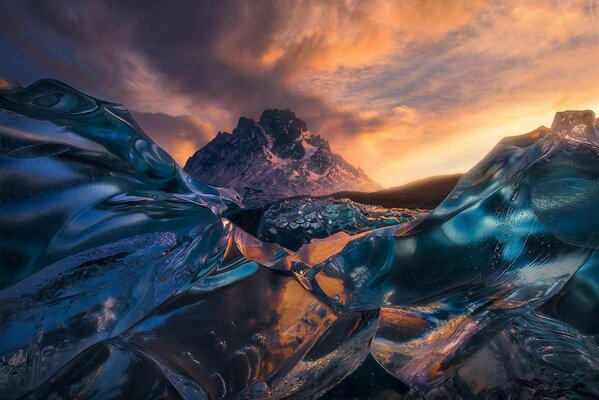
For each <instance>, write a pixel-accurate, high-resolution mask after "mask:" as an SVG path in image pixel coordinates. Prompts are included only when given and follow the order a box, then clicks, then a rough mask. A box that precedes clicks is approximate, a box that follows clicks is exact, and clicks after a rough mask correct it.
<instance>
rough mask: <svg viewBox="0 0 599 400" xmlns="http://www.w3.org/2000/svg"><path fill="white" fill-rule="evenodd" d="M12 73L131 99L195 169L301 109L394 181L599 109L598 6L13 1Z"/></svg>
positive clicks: (344, 150)
mask: <svg viewBox="0 0 599 400" xmlns="http://www.w3.org/2000/svg"><path fill="white" fill-rule="evenodd" d="M0 76H3V77H4V78H7V79H9V80H12V81H15V82H17V83H19V84H21V85H28V84H30V83H32V82H33V81H35V80H37V79H40V78H45V77H51V78H55V79H59V80H61V81H64V82H66V83H68V84H70V85H72V86H74V87H76V88H78V89H79V90H81V91H83V92H85V93H88V94H90V95H93V96H95V97H99V98H102V99H106V100H111V101H115V102H118V103H121V104H124V105H125V106H126V107H127V108H129V109H130V110H131V111H132V112H133V114H134V116H135V118H136V119H137V120H138V121H139V123H140V125H141V126H142V127H143V128H144V130H145V131H146V132H147V133H148V134H149V135H150V136H151V137H152V138H153V139H154V140H155V141H156V142H157V143H158V144H160V145H161V146H163V147H164V148H165V149H166V150H167V151H168V152H170V153H171V154H172V155H173V156H174V157H175V159H176V160H177V161H178V162H179V163H180V164H181V165H183V164H184V163H185V161H186V159H187V157H189V156H190V155H191V154H192V153H193V152H194V151H195V150H196V149H197V148H199V147H201V146H202V145H203V144H205V143H206V142H207V141H209V140H210V139H211V138H212V137H214V136H215V135H216V133H217V132H218V131H219V130H220V131H229V132H230V131H231V130H232V129H233V128H234V127H235V125H236V123H237V119H238V118H239V116H248V117H253V118H258V117H259V116H260V113H261V111H262V110H263V109H265V108H287V107H289V108H291V109H292V110H294V111H295V112H296V114H297V116H299V117H300V118H302V119H304V120H305V121H307V123H308V127H309V128H310V130H311V131H313V132H315V133H318V134H320V135H322V136H323V137H324V138H325V139H327V140H329V141H330V142H331V145H332V147H333V150H334V151H336V152H338V153H340V154H341V155H342V156H343V157H344V158H346V159H347V160H348V161H349V162H351V163H352V164H354V165H356V166H360V167H362V168H363V169H364V170H365V171H366V172H367V173H368V175H369V176H370V177H371V178H373V179H374V180H375V181H377V182H379V183H380V184H382V185H383V186H394V185H399V184H402V183H406V182H408V181H411V180H414V179H418V178H423V177H427V176H430V175H438V174H445V173H453V172H463V171H466V170H467V169H469V168H470V167H471V166H473V165H474V164H475V163H476V162H477V161H478V160H480V159H481V158H482V157H483V156H484V155H485V154H486V153H487V152H488V151H489V150H490V149H491V148H492V147H493V145H494V144H495V143H496V142H497V141H498V140H499V139H500V138H502V137H504V136H510V135H515V134H520V133H525V132H527V131H530V130H532V129H534V128H536V127H538V126H539V125H547V126H549V125H550V124H551V121H552V119H553V114H554V113H555V111H559V110H564V109H593V110H594V111H595V112H598V111H599V1H594V0H589V1H564V0H560V1H493V2H484V1H468V2H461V1H449V0H447V1H278V0H272V1H260V0H257V1H254V0H252V1H168V2H167V1H163V2H158V1H139V2H134V1H126V2H121V1H89V2H88V1H82V2H73V1H64V2H63V1H42V2H40V1H35V2H33V1H31V2H28V1H3V2H1V3H0Z"/></svg>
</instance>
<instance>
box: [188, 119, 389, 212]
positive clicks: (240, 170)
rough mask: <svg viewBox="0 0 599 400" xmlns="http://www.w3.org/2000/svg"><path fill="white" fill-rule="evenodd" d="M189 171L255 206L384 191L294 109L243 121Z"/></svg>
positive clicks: (203, 151)
mask: <svg viewBox="0 0 599 400" xmlns="http://www.w3.org/2000/svg"><path fill="white" fill-rule="evenodd" d="M184 169H185V171H187V172H188V173H189V174H190V175H192V176H193V177H195V178H197V179H199V180H201V181H203V182H206V183H208V184H211V185H216V186H227V187H233V188H235V189H236V190H237V191H238V192H239V193H240V194H241V195H242V196H243V197H244V202H245V203H246V204H251V205H261V204H265V203H269V202H272V201H275V200H278V199H282V198H286V197H292V196H298V195H311V196H321V195H326V194H330V193H334V192H338V191H341V190H352V191H373V190H378V189H381V187H380V185H378V184H377V183H376V182H374V181H373V180H372V179H370V178H369V177H368V176H367V175H366V174H365V173H364V171H362V170H361V169H360V168H356V167H354V166H353V165H351V164H349V163H348V162H347V161H345V160H344V159H343V158H342V157H341V156H340V155H338V154H335V153H333V151H332V150H331V146H330V145H329V143H328V142H327V141H326V140H324V139H323V138H321V137H320V136H319V135H316V134H314V133H312V132H310V131H309V130H308V127H307V125H306V123H305V122H304V121H302V120H301V119H299V118H297V117H296V116H295V113H294V112H292V111H291V110H289V109H286V110H265V111H264V112H263V113H262V116H261V117H260V119H259V120H258V122H256V121H254V120H253V119H250V118H245V117H241V118H240V119H239V122H238V124H237V128H235V129H233V132H232V133H227V132H219V133H218V134H217V135H216V137H215V138H214V139H213V140H212V141H210V142H209V143H208V144H206V145H205V146H204V147H202V148H201V149H200V150H198V151H197V152H196V153H195V154H194V155H193V156H192V157H190V158H189V159H188V160H187V163H186V164H185V167H184Z"/></svg>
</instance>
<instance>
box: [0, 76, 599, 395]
mask: <svg viewBox="0 0 599 400" xmlns="http://www.w3.org/2000/svg"><path fill="white" fill-rule="evenodd" d="M0 109H1V110H0V135H1V138H0V139H1V144H2V146H1V148H0V151H1V152H0V161H1V163H2V170H1V175H0V185H1V187H2V190H1V192H0V200H1V204H0V208H1V213H2V218H1V219H0V232H1V237H0V239H1V240H0V252H1V253H0V254H1V268H0V316H1V318H0V321H1V323H0V338H2V339H1V340H0V398H8V399H14V398H19V397H24V398H32V399H35V398H56V399H58V398H96V399H105V398H184V399H220V398H227V399H230V398H297V399H307V398H318V397H321V396H323V395H326V393H327V392H329V391H330V390H331V389H332V388H333V387H335V386H336V385H338V384H339V382H341V381H342V380H343V378H344V377H346V376H348V375H350V374H352V373H353V372H354V371H355V370H356V369H358V368H359V367H360V364H361V363H362V362H363V361H364V360H365V359H366V358H367V357H373V358H374V360H376V362H377V363H378V364H379V365H380V366H381V367H382V368H384V370H385V371H387V373H389V374H390V375H391V376H393V377H394V378H395V379H397V380H398V381H401V382H403V383H404V384H405V385H407V386H408V387H409V388H410V391H409V393H408V394H406V396H407V398H447V397H462V398H560V397H562V398H563V397H566V398H597V397H599V372H598V371H599V365H598V362H599V361H598V360H599V349H598V347H597V341H598V339H597V338H598V337H599V336H598V335H599V317H598V315H599V314H598V312H599V252H598V251H597V250H598V248H599V208H597V206H596V203H597V200H599V130H598V128H597V120H596V119H595V116H594V114H593V113H592V112H590V111H569V112H562V113H558V114H557V115H556V117H555V120H554V123H553V125H552V127H551V129H548V128H539V129H537V130H535V131H533V132H531V133H528V134H525V135H521V136H514V137H508V138H506V139H504V140H502V141H501V142H500V143H499V144H498V145H497V146H496V147H495V148H494V149H493V150H492V152H491V153H490V154H489V155H488V156H487V157H486V158H485V159H483V160H482V161H481V162H480V163H479V164H478V165H476V166H475V167H474V168H473V169H472V170H471V171H469V172H468V173H467V174H466V175H465V176H464V177H463V178H462V179H461V180H460V182H459V183H458V185H457V186H456V187H455V189H454V190H453V191H452V192H451V193H450V194H449V196H448V197H447V198H446V199H445V201H443V202H442V203H441V204H440V205H439V206H438V207H437V208H436V209H434V210H432V211H430V212H428V211H424V210H396V209H395V210H384V209H380V208H377V207H373V206H365V205H359V204H357V203H353V202H351V201H345V200H328V199H311V198H300V199H292V200H283V201H280V202H277V203H275V204H271V205H268V206H264V207H262V208H259V209H247V208H244V207H243V203H242V199H241V198H240V196H239V195H237V193H235V191H233V190H231V189H227V188H217V187H212V186H209V185H206V184H203V183H202V182H199V181H197V180H194V179H192V178H191V177H189V176H188V175H187V174H186V173H185V172H183V171H182V170H181V169H180V168H179V167H178V166H177V165H176V163H175V162H174V161H173V159H172V158H171V157H170V156H169V155H168V154H167V153H166V152H164V151H163V150H162V149H160V148H159V147H158V146H157V145H156V144H155V143H154V142H152V140H151V139H150V138H149V137H148V136H147V135H146V134H145V133H144V132H143V131H142V130H141V129H140V128H139V126H138V125H137V124H136V123H135V121H134V120H133V118H132V117H131V115H130V114H129V113H128V112H127V111H126V110H125V109H124V108H122V107H121V106H119V105H116V104H112V103H108V102H104V101H101V100H98V99H95V98H92V97H90V96H87V95H85V94H83V93H80V92H78V91H76V90H75V89H73V88H71V87H69V86H67V85H64V84H62V83H60V82H57V81H53V80H41V81H38V82H36V83H34V84H33V85H31V86H29V87H27V88H22V87H18V86H14V87H11V88H8V89H5V90H4V91H3V92H0ZM365 384H366V383H365ZM341 385H343V383H341ZM397 396H399V397H397ZM401 396H403V395H400V394H396V398H402V397H401Z"/></svg>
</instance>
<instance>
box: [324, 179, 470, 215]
mask: <svg viewBox="0 0 599 400" xmlns="http://www.w3.org/2000/svg"><path fill="white" fill-rule="evenodd" d="M461 177H462V174H455V175H440V176H433V177H430V178H426V179H421V180H417V181H414V182H411V183H408V184H407V185H403V186H398V187H394V188H390V189H383V190H379V191H376V192H354V191H343V192H337V193H334V194H332V195H329V196H327V197H334V198H338V199H339V198H349V199H350V200H353V201H356V202H358V203H363V204H374V205H379V206H382V207H387V208H394V207H396V208H424V209H433V208H435V207H436V206H437V205H439V203H441V202H442V201H443V200H444V199H445V197H447V195H448V194H449V192H451V190H452V189H453V188H454V187H455V185H456V184H457V183H458V181H459V180H460V178H461Z"/></svg>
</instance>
